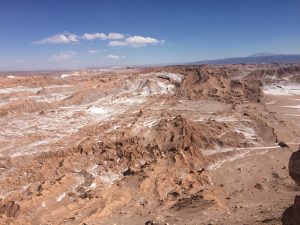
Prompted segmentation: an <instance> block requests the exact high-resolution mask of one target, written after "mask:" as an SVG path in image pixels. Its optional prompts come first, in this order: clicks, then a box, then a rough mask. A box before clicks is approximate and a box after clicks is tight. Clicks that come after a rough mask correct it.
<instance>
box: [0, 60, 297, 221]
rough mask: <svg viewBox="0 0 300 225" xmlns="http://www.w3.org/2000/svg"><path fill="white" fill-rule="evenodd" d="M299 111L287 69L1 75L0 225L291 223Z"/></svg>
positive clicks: (293, 67)
mask: <svg viewBox="0 0 300 225" xmlns="http://www.w3.org/2000/svg"><path fill="white" fill-rule="evenodd" d="M299 110H300V64H296V63H295V64H248V65H246V64H234V65H233V64H232V65H219V66H217V65H202V66H192V65H191V66H188V65H185V66H184V65H182V66H175V65H174V66H161V67H131V68H110V69H83V70H74V71H53V72H52V71H48V72H47V73H42V72H30V73H22V72H18V73H8V72H2V73H1V76H0V124H1V126H0V187H1V188H0V224H16V225H17V224H20V225H21V224H22V225H25V224H48V225H50V224H51V225H53V224H69V225H71V224H72V225H73V224H74V225H75V224H82V225H84V224H85V225H96V224H111V225H141V224H146V225H151V224H152V225H154V224H157V225H167V224H169V225H173V224H174V225H175V224H176V225H202V224H203V225H208V224H210V225H232V224H248V225H255V224H282V223H284V224H298V223H297V219H291V218H294V217H295V218H300V216H299V214H297V212H299V210H298V211H297V209H298V208H297V203H298V204H299V205H300V203H299V202H297V197H296V198H295V196H296V195H298V194H299V192H300V187H299V186H298V185H297V184H296V183H295V181H296V182H298V184H299V180H300V179H299V177H298V176H299V174H300V173H299V174H298V173H297V171H298V170H299V169H298V167H299V165H300V164H299V163H297V162H299V161H297V160H298V158H297V157H299V156H298V155H297V150H300V149H299V144H300V138H299V137H300V114H299ZM293 152H294V157H293V159H292V160H291V163H290V165H289V159H290V157H291V155H292V153H293ZM293 160H294V161H293ZM293 162H296V163H294V164H293ZM289 169H290V173H289ZM290 174H291V176H292V177H291V176H290ZM293 179H294V180H295V181H294V180H293ZM294 198H295V206H292V205H293V204H294ZM298 201H299V200H298ZM288 207H290V209H288ZM287 209H288V210H287ZM294 209H295V210H294ZM285 211H286V212H285ZM284 212H285V213H284ZM282 215H284V216H282ZM289 220H291V221H290V222H288V221H289ZM282 221H283V222H282ZM284 221H285V222H284ZM295 221H296V222H295Z"/></svg>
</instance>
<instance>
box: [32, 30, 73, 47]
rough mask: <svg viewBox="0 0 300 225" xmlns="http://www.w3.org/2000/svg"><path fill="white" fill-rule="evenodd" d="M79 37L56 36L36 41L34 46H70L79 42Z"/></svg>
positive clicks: (68, 35) (69, 35)
mask: <svg viewBox="0 0 300 225" xmlns="http://www.w3.org/2000/svg"><path fill="white" fill-rule="evenodd" d="M78 41H79V37H78V36H77V35H76V34H63V33H62V34H56V35H54V36H51V37H47V38H44V39H42V40H39V41H35V42H33V43H32V44H69V43H74V42H78Z"/></svg>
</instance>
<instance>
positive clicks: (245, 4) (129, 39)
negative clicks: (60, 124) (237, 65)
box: [0, 0, 300, 70]
mask: <svg viewBox="0 0 300 225" xmlns="http://www.w3.org/2000/svg"><path fill="white" fill-rule="evenodd" d="M299 24H300V1H299V0H285V1H282V0H251V1H250V0H249V1H246V0H206V1H201V0H185V1H183V0H182V1H175V0H173V1H170V0H151V1H149V0H147V1H146V0H119V1H116V0H106V1H104V0H98V1H96V0H95V1H92V0H85V1H84V0H82V1H80V0H77V1H75V0H73V1H70V0H69V1H68V0H63V1H62V0H0V70H30V69H64V68H82V67H89V66H100V67H101V66H118V65H120V66H122V65H139V64H160V63H177V62H188V61H196V60H205V59H216V58H224V57H234V56H247V55H251V54H253V53H256V52H274V53H285V54H289V53H291V54H299V53H300V25H299Z"/></svg>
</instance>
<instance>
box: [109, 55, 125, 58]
mask: <svg viewBox="0 0 300 225" xmlns="http://www.w3.org/2000/svg"><path fill="white" fill-rule="evenodd" d="M106 57H107V58H109V59H124V58H125V56H120V55H108V56H106Z"/></svg>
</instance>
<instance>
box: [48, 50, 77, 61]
mask: <svg viewBox="0 0 300 225" xmlns="http://www.w3.org/2000/svg"><path fill="white" fill-rule="evenodd" d="M75 55H77V53H76V52H73V51H60V52H59V53H58V54H55V55H53V56H52V58H51V59H52V60H54V61H63V60H68V59H71V58H73V57H74V56H75Z"/></svg>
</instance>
